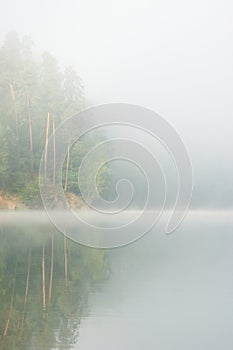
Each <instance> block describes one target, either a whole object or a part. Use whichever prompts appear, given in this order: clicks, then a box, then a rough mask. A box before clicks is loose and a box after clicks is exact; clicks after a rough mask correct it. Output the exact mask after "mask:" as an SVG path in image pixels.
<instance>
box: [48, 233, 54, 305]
mask: <svg viewBox="0 0 233 350" xmlns="http://www.w3.org/2000/svg"><path fill="white" fill-rule="evenodd" d="M53 265H54V234H53V235H52V238H51V264H50V278H49V298H48V306H49V305H50V302H51V297H52V290H53Z"/></svg>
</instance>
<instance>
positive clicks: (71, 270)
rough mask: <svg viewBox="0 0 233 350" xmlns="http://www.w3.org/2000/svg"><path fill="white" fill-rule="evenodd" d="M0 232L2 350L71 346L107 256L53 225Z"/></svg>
mask: <svg viewBox="0 0 233 350" xmlns="http://www.w3.org/2000/svg"><path fill="white" fill-rule="evenodd" d="M0 229H1V231H0V244H1V246H0V332H1V337H0V349H1V350H14V349H30V350H31V349H54V348H56V349H57V348H59V349H69V348H71V347H72V345H73V344H75V343H77V339H78V333H79V324H80V322H81V319H82V318H83V317H85V316H86V315H87V313H88V294H89V293H90V292H91V290H92V289H93V288H94V286H95V287H96V286H98V285H100V284H101V283H102V282H103V281H104V279H106V276H107V264H106V253H105V252H104V251H103V250H95V249H91V248H85V247H81V246H79V245H77V244H75V243H73V242H71V241H70V240H68V239H66V238H65V237H63V236H62V235H61V234H60V233H58V232H57V231H54V230H53V228H52V227H51V226H50V227H48V226H47V228H46V229H45V228H43V227H40V226H39V225H37V226H36V227H35V225H30V227H29V226H28V227H26V226H24V225H23V226H22V225H20V226H19V227H18V228H17V229H16V228H15V225H14V227H13V226H12V227H9V226H8V225H5V226H4V225H2V226H1V228H0Z"/></svg>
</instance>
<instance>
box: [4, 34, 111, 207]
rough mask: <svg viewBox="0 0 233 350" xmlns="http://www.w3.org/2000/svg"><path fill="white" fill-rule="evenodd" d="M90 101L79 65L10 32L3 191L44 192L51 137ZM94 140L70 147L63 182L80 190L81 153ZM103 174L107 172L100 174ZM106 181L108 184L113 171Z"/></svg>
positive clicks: (7, 40) (6, 55) (25, 195)
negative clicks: (43, 162) (41, 177)
mask: <svg viewBox="0 0 233 350" xmlns="http://www.w3.org/2000/svg"><path fill="white" fill-rule="evenodd" d="M85 105H86V101H85V95H84V87H83V83H82V80H81V79H80V77H79V76H78V74H77V73H76V71H75V69H74V68H73V67H66V68H65V69H64V70H61V69H60V68H59V65H58V62H57V60H56V58H55V57H53V56H52V55H51V54H50V53H49V52H44V53H43V54H39V53H38V52H37V50H36V48H35V46H34V43H33V41H32V39H31V38H29V37H23V38H22V39H20V38H19V36H18V35H17V33H14V32H11V33H8V34H7V35H6V37H5V40H4V43H3V45H2V47H1V48H0V189H1V190H2V191H4V192H10V193H14V194H18V195H20V196H21V197H22V198H23V199H25V201H26V202H28V203H29V205H30V202H31V201H33V200H34V199H35V198H36V197H37V196H38V193H39V187H38V173H39V165H40V159H41V154H42V151H43V150H44V148H45V147H46V144H47V143H48V139H49V136H50V135H51V134H52V133H53V131H54V130H55V128H56V127H57V126H58V125H59V124H60V123H61V122H62V121H63V120H65V119H66V118H67V117H69V116H71V115H72V114H74V113H76V112H78V111H80V110H81V109H83V108H84V107H85ZM96 142H97V141H96V140H94V139H93V138H89V139H88V138H86V140H85V141H83V142H82V141H80V142H79V143H78V144H77V145H75V146H73V147H72V149H69V150H68V155H67V159H66V162H65V166H64V176H63V180H64V181H63V185H64V189H65V190H66V191H71V192H74V193H76V194H79V188H78V185H77V180H76V178H77V176H76V173H77V170H78V166H79V163H80V157H81V156H83V154H84V153H85V150H86V149H87V148H88V147H89V146H90V144H93V143H96ZM100 176H101V175H100ZM102 176H103V177H102V180H101V181H100V184H101V186H102V189H104V188H106V186H107V182H108V180H109V173H108V172H106V171H105V172H103V174H102Z"/></svg>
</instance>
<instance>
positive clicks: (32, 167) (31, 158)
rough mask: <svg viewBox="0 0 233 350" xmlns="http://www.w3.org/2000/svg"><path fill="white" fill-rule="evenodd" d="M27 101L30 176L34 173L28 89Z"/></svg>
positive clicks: (26, 92) (26, 93)
mask: <svg viewBox="0 0 233 350" xmlns="http://www.w3.org/2000/svg"><path fill="white" fill-rule="evenodd" d="M25 95H26V101H27V112H28V125H29V137H30V160H31V175H33V172H34V154H33V134H32V115H31V103H30V97H29V93H28V89H27V88H26V91H25Z"/></svg>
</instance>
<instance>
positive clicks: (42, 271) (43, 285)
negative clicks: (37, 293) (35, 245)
mask: <svg viewBox="0 0 233 350" xmlns="http://www.w3.org/2000/svg"><path fill="white" fill-rule="evenodd" d="M41 276H42V305H43V310H45V308H46V289H45V249H44V243H43V246H42V261H41Z"/></svg>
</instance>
